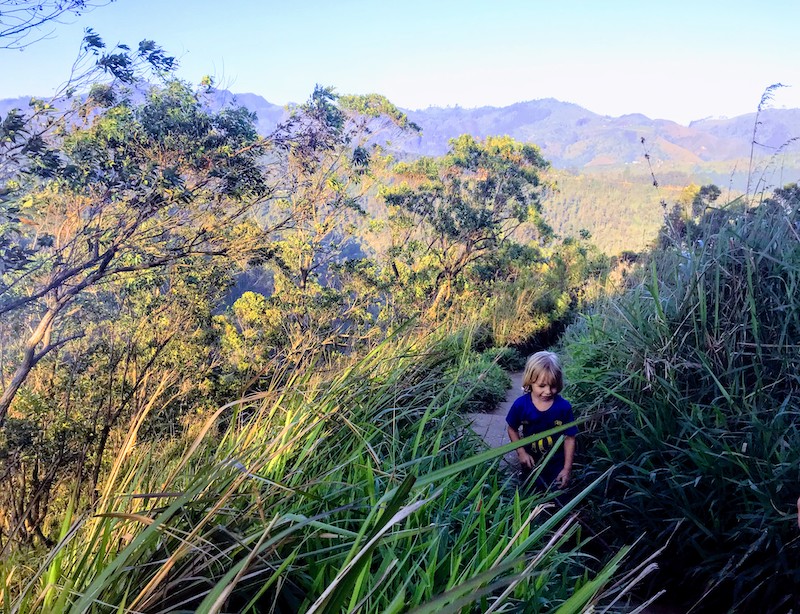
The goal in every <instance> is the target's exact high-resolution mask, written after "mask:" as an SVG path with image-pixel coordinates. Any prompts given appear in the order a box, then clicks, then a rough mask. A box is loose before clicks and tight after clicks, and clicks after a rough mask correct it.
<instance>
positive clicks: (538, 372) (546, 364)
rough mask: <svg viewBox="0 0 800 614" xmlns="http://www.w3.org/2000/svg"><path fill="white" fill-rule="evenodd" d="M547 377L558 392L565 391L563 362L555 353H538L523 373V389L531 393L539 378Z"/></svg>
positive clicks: (529, 360)
mask: <svg viewBox="0 0 800 614" xmlns="http://www.w3.org/2000/svg"><path fill="white" fill-rule="evenodd" d="M542 375H545V376H547V378H548V379H549V380H550V383H551V384H553V386H555V388H556V392H561V391H562V390H563V389H564V374H563V373H562V371H561V361H560V360H559V359H558V356H556V355H555V354H554V353H553V352H536V353H535V354H534V355H533V356H530V357H529V358H528V362H526V363H525V371H523V373H522V389H523V390H524V391H525V392H530V391H531V390H532V389H533V385H534V384H535V383H536V382H537V381H539V378H540V377H541V376H542Z"/></svg>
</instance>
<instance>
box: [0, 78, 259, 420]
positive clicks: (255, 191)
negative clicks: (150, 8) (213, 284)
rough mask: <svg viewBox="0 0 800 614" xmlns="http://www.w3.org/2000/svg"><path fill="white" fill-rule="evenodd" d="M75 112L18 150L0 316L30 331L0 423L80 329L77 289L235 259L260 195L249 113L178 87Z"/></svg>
mask: <svg viewBox="0 0 800 614" xmlns="http://www.w3.org/2000/svg"><path fill="white" fill-rule="evenodd" d="M79 115H80V116H81V117H82V118H83V121H81V122H78V123H76V122H74V121H72V120H71V119H69V116H66V117H63V118H62V120H61V122H62V123H61V125H60V127H59V128H58V131H55V130H53V131H51V132H50V134H49V135H48V138H47V139H46V140H43V141H42V145H41V147H40V148H39V149H38V150H36V151H29V152H28V156H27V157H28V160H29V164H28V168H27V173H28V174H29V176H30V177H32V178H33V179H32V181H33V183H32V185H30V186H28V187H27V189H26V190H25V191H24V192H22V193H20V194H18V195H17V196H16V198H15V200H14V201H13V207H12V208H10V209H6V219H5V224H4V225H3V236H4V238H5V241H6V243H7V248H6V250H5V253H6V254H11V258H10V259H9V260H4V261H3V275H2V278H1V279H0V315H2V316H3V317H5V318H13V319H14V320H16V321H19V326H20V328H24V327H26V326H27V327H29V328H30V330H31V331H32V332H30V333H28V335H27V337H26V338H25V339H24V347H22V348H20V349H19V352H18V353H17V354H12V358H11V361H10V362H12V364H13V363H16V365H17V366H16V370H15V372H14V374H13V376H12V378H11V381H10V382H9V384H8V385H7V386H6V387H5V389H4V392H3V396H2V398H0V423H2V420H3V419H4V418H5V415H6V412H7V410H8V408H9V406H10V403H11V401H12V399H13V398H14V396H15V394H16V393H17V391H18V390H19V388H20V387H21V386H22V384H23V382H24V381H25V379H26V378H27V376H28V374H29V373H30V370H31V369H32V368H33V366H34V365H35V364H36V363H37V362H39V361H40V360H41V359H42V358H43V357H45V356H46V355H47V354H48V353H50V352H52V351H53V350H55V349H58V348H59V347H61V346H62V345H64V344H66V343H68V342H69V341H70V340H72V339H74V338H76V337H78V336H80V335H81V334H82V333H81V331H80V327H79V326H78V327H75V326H73V327H72V328H70V323H69V318H65V314H67V313H68V310H69V309H70V308H71V307H72V306H74V304H75V303H76V301H77V300H78V299H79V298H80V297H81V296H82V295H84V294H86V293H87V292H90V291H91V290H92V289H93V288H97V287H100V286H101V285H102V284H105V283H109V282H112V281H115V280H121V279H132V278H135V277H136V276H137V275H139V274H141V273H142V272H145V271H147V270H151V269H160V268H165V267H168V266H170V265H172V264H174V263H179V262H181V261H184V260H186V259H188V258H190V257H201V256H204V257H207V258H215V257H223V256H233V255H236V256H237V257H240V256H241V255H243V254H245V253H246V250H247V247H245V245H249V246H250V247H251V246H252V240H253V234H252V230H251V229H248V228H247V213H248V211H250V210H251V209H252V207H253V206H254V204H255V203H257V202H258V201H259V200H260V199H262V198H264V197H265V196H266V194H267V192H268V186H267V184H266V183H265V181H264V177H263V174H262V171H261V169H260V167H259V162H258V158H259V155H260V153H261V151H262V148H263V145H262V143H261V141H260V140H259V139H258V137H257V135H256V133H255V129H254V128H253V125H252V117H251V116H250V114H249V113H248V112H247V111H244V110H243V109H225V110H223V111H221V112H220V113H217V114H214V115H212V114H209V113H208V112H206V111H205V110H204V109H203V107H202V103H201V101H200V100H199V99H198V97H197V96H196V95H195V94H194V93H193V92H192V91H191V90H190V89H189V88H187V86H185V85H184V84H182V83H179V82H171V83H170V84H169V85H168V86H167V87H165V88H163V89H153V90H151V91H150V92H149V94H148V95H147V98H146V100H145V101H144V102H143V103H141V104H134V103H133V102H132V101H131V100H130V99H129V98H127V97H120V98H116V99H115V103H114V104H113V105H112V106H111V107H110V108H107V109H100V108H98V106H97V102H96V101H95V99H93V98H89V99H87V101H86V102H83V103H79ZM240 239H241V240H240ZM242 240H243V241H242ZM23 323H24V325H23Z"/></svg>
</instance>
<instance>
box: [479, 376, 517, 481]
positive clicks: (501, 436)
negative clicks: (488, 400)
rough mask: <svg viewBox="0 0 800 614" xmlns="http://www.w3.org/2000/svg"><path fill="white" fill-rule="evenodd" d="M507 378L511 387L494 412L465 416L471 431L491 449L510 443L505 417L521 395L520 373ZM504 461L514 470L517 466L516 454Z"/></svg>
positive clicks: (507, 456) (509, 455) (512, 453)
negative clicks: (509, 379) (509, 378)
mask: <svg viewBox="0 0 800 614" xmlns="http://www.w3.org/2000/svg"><path fill="white" fill-rule="evenodd" d="M509 376H510V377H511V387H510V388H509V389H508V390H507V391H506V399H505V401H503V402H502V403H500V404H498V406H497V407H496V408H495V409H494V411H492V412H486V413H470V414H467V419H468V420H469V421H470V426H471V427H472V430H473V431H475V432H476V433H477V434H478V435H480V436H481V437H482V438H483V440H484V441H485V442H486V443H487V445H488V446H489V447H491V448H497V447H499V446H502V445H505V444H507V443H510V442H511V440H510V439H509V438H508V432H507V431H506V415H507V414H508V410H509V409H510V408H511V404H512V403H513V402H514V401H515V400H516V399H517V397H519V396H520V395H521V394H522V371H519V372H516V373H509ZM505 460H506V462H507V463H509V464H510V465H511V467H512V468H514V469H516V468H517V467H518V465H519V461H518V460H517V453H516V452H509V453H508V454H506V455H505Z"/></svg>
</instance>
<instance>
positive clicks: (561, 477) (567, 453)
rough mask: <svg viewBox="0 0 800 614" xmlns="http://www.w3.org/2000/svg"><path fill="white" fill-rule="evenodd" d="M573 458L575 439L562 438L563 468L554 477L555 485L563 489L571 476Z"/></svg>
mask: <svg viewBox="0 0 800 614" xmlns="http://www.w3.org/2000/svg"><path fill="white" fill-rule="evenodd" d="M574 458H575V437H565V438H564V468H563V469H562V470H561V471H560V472H559V474H558V476H556V485H557V486H560V487H561V488H565V487H566V486H567V484H569V479H570V477H571V476H572V461H573V460H574Z"/></svg>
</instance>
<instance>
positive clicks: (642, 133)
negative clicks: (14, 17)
mask: <svg viewBox="0 0 800 614" xmlns="http://www.w3.org/2000/svg"><path fill="white" fill-rule="evenodd" d="M210 100H211V102H210V104H211V106H213V107H216V108H221V107H223V106H225V105H227V104H231V103H235V104H240V105H243V106H245V107H247V108H248V109H250V110H251V111H254V112H255V113H256V114H257V117H258V121H257V127H258V130H259V131H260V132H261V133H262V134H266V133H268V132H270V131H271V130H272V129H273V128H274V127H275V126H276V125H277V123H278V122H279V121H280V120H281V119H282V118H284V117H285V116H286V114H287V111H286V108H285V107H283V106H281V105H276V104H273V103H271V102H269V101H267V100H266V99H265V98H263V97H262V96H259V95H257V94H250V93H245V94H233V93H231V92H228V91H226V90H218V91H216V92H214V93H213V94H212V95H211V99H210ZM26 102H27V99H24V98H16V99H8V100H0V114H1V115H5V113H7V112H8V110H9V109H10V108H13V107H15V106H17V107H19V106H22V105H24V104H25V103H26ZM406 113H407V114H408V116H409V118H410V119H411V120H412V121H414V122H415V123H417V124H418V125H420V126H421V127H422V133H421V134H419V135H408V136H401V137H399V138H397V139H396V140H395V141H394V143H393V148H395V149H396V151H397V152H398V153H400V154H405V155H408V156H418V155H441V154H443V153H445V152H446V151H447V147H448V141H449V140H450V139H451V138H453V137H455V136H458V135H460V134H464V133H469V134H472V135H473V136H475V137H478V138H483V137H486V136H491V135H505V134H507V135H509V136H512V137H514V138H515V139H518V140H520V141H526V142H531V143H535V144H536V145H538V146H539V147H541V149H542V153H543V154H544V156H545V158H547V159H548V160H549V161H550V162H551V163H552V165H553V166H554V167H555V168H560V169H568V170H572V171H575V172H583V171H587V172H588V171H604V170H620V169H622V168H625V167H628V166H631V165H633V166H634V167H635V166H636V165H643V163H644V153H645V152H647V153H648V154H649V156H650V161H651V163H652V164H653V165H654V166H655V167H658V168H660V169H663V170H679V171H681V172H683V173H689V174H702V173H703V172H704V171H705V172H706V173H707V174H708V173H709V172H711V170H710V169H713V168H714V167H715V165H716V172H717V174H719V175H720V176H721V175H724V174H725V173H728V172H731V169H732V168H734V165H735V164H736V161H737V160H738V161H741V160H742V159H744V158H747V157H749V154H750V145H751V141H752V137H753V126H754V123H755V113H749V114H746V115H740V116H737V117H733V118H730V119H703V120H698V121H694V122H691V123H690V124H689V125H688V126H683V125H681V124H678V123H676V122H673V121H670V120H664V119H650V118H648V117H646V116H645V115H642V114H638V113H636V114H629V115H622V116H620V117H610V116H606V115H599V114H597V113H594V112H592V111H589V110H588V109H585V108H584V107H581V106H579V105H577V104H573V103H570V102H561V101H559V100H556V99H554V98H544V99H540V100H531V101H528V102H519V103H516V104H512V105H509V106H506V107H480V108H473V109H467V108H462V107H447V108H442V107H429V108H428V109H424V110H417V111H406ZM759 121H760V123H759V126H758V131H757V136H756V141H757V142H758V143H759V146H758V148H757V153H758V154H759V155H760V156H762V157H764V156H769V155H772V153H774V152H776V151H781V148H783V150H784V151H785V152H786V154H785V155H788V156H789V163H788V166H787V168H788V169H789V177H790V180H796V178H794V179H793V178H792V173H794V171H795V169H800V155H798V151H799V150H800V147H798V143H794V142H793V139H796V138H797V137H800V109H766V110H764V111H762V113H761V115H760V117H759ZM642 138H644V144H643V143H642ZM719 163H723V164H719ZM724 163H728V165H727V167H726V166H725V164H724ZM739 170H740V172H741V168H740V169H739ZM745 170H746V169H745Z"/></svg>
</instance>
